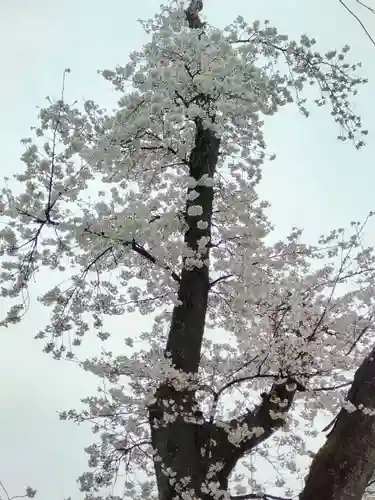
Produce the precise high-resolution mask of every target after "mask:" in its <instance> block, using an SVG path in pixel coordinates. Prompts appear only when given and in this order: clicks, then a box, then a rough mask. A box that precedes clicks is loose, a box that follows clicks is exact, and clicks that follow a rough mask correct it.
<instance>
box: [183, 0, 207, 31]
mask: <svg viewBox="0 0 375 500" xmlns="http://www.w3.org/2000/svg"><path fill="white" fill-rule="evenodd" d="M202 9H203V1H202V0H191V2H190V5H189V7H188V8H187V9H186V10H185V14H186V20H187V22H188V23H189V26H190V28H192V29H200V28H203V27H204V23H203V22H202V21H201V19H200V17H199V12H200V11H201V10H202Z"/></svg>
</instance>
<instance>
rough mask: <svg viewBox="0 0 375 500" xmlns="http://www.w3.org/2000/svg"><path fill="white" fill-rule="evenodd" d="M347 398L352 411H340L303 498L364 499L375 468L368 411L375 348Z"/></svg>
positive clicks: (374, 392)
mask: <svg viewBox="0 0 375 500" xmlns="http://www.w3.org/2000/svg"><path fill="white" fill-rule="evenodd" d="M347 400H348V404H349V407H348V409H349V411H347V410H346V409H342V410H341V411H340V412H339V414H338V416H337V418H336V421H335V425H334V427H333V428H332V430H331V431H330V433H329V434H328V436H327V440H326V442H325V444H324V445H323V446H322V448H321V449H320V450H319V452H318V453H317V455H316V456H315V458H314V460H313V462H312V464H311V468H310V472H309V474H308V475H307V478H306V483H305V487H304V489H303V491H302V493H301V494H300V497H299V498H300V500H316V499H319V500H360V499H361V498H362V496H363V494H364V492H365V489H366V487H367V485H368V483H369V481H370V479H371V476H372V475H373V472H374V470H375V416H374V415H372V414H370V415H369V414H368V413H369V412H367V410H370V411H371V410H372V412H373V411H374V408H375V348H373V350H372V351H371V353H370V354H369V355H368V356H367V357H366V358H365V360H364V361H363V363H362V364H361V366H360V367H359V368H358V369H357V371H356V373H355V376H354V380H353V383H352V386H351V388H350V390H349V392H348V396H347ZM350 410H351V411H350ZM353 410H354V411H353ZM366 413H367V414H366Z"/></svg>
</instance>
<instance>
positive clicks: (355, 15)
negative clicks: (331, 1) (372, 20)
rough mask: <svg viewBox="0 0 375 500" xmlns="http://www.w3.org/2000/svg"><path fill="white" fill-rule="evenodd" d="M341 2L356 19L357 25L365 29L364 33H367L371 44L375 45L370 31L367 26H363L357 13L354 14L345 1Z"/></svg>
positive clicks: (341, 0)
mask: <svg viewBox="0 0 375 500" xmlns="http://www.w3.org/2000/svg"><path fill="white" fill-rule="evenodd" d="M339 2H340V3H341V5H342V6H343V7H344V9H346V10H347V11H348V12H349V14H350V15H351V16H352V17H354V19H355V20H356V21H357V23H358V24H359V25H360V26H361V28H362V29H363V31H364V32H365V33H366V35H367V37H368V39H369V40H370V41H371V43H372V44H373V45H375V40H374V39H373V37H372V36H371V35H370V33H369V31H368V29H367V28H366V26H365V25H364V24H363V22H362V21H361V19H360V18H359V17H358V16H357V14H356V13H355V12H353V11H352V10H351V9H350V8H349V7H348V6H347V5H346V3H345V2H344V1H343V0H339Z"/></svg>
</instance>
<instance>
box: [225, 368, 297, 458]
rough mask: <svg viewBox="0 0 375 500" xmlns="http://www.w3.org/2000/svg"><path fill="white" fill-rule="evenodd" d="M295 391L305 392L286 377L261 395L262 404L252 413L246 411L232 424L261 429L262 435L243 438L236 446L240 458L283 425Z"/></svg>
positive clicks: (293, 380)
mask: <svg viewBox="0 0 375 500" xmlns="http://www.w3.org/2000/svg"><path fill="white" fill-rule="evenodd" d="M297 391H300V392H302V391H305V388H304V387H303V386H301V385H300V384H298V383H297V382H296V381H295V379H294V378H292V377H288V378H287V379H286V380H285V381H283V382H282V383H279V382H274V383H273V384H272V387H271V390H270V391H269V393H268V394H267V393H263V394H262V403H261V404H260V405H259V406H258V407H257V408H256V409H255V410H254V411H252V412H250V411H248V412H246V413H245V414H244V415H242V416H241V417H239V418H238V419H235V421H232V423H233V424H234V425H236V426H238V425H239V426H243V425H244V424H246V425H247V428H248V429H249V430H251V429H254V428H262V429H263V432H262V434H260V435H259V434H253V435H251V436H250V437H247V436H245V437H244V438H242V440H241V442H240V443H238V444H239V446H237V448H238V450H239V454H240V456H243V454H244V453H246V452H247V451H249V450H251V449H252V448H254V447H255V446H257V445H259V444H260V443H262V442H263V441H265V440H266V439H268V438H269V437H270V436H271V435H272V434H273V433H274V432H275V431H276V430H277V429H280V428H281V427H283V425H284V424H285V417H286V415H287V413H288V411H289V410H290V407H291V406H292V404H293V400H294V396H295V395H296V393H297Z"/></svg>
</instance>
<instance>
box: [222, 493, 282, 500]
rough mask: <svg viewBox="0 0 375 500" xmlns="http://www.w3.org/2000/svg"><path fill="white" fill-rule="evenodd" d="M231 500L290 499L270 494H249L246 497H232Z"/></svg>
mask: <svg viewBox="0 0 375 500" xmlns="http://www.w3.org/2000/svg"><path fill="white" fill-rule="evenodd" d="M230 498H231V500H250V498H259V499H262V500H290V499H289V498H285V497H279V496H275V495H269V494H268V493H247V494H245V495H234V496H233V495H232V496H231V497H230Z"/></svg>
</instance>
